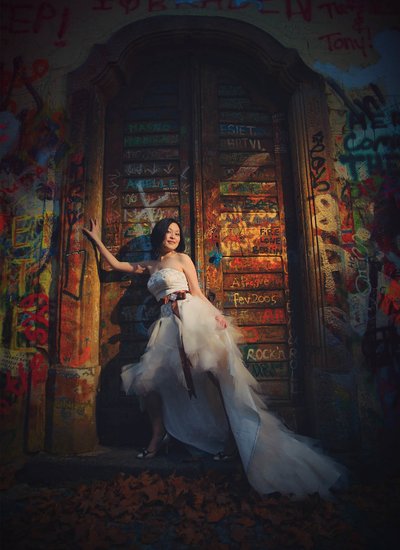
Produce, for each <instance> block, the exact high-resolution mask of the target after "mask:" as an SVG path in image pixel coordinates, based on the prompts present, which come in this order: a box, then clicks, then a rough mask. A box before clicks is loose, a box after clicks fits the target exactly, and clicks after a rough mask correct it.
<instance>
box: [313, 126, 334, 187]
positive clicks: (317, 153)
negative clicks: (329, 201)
mask: <svg viewBox="0 0 400 550" xmlns="http://www.w3.org/2000/svg"><path fill="white" fill-rule="evenodd" d="M312 143H313V146H312V148H311V149H310V153H309V159H310V174H311V186H312V188H313V189H315V190H316V191H321V192H325V191H328V190H329V188H330V183H329V177H328V174H327V170H326V158H325V156H324V155H323V154H322V153H324V151H325V145H324V134H323V133H322V132H321V131H319V132H317V133H316V134H314V135H313V136H312Z"/></svg>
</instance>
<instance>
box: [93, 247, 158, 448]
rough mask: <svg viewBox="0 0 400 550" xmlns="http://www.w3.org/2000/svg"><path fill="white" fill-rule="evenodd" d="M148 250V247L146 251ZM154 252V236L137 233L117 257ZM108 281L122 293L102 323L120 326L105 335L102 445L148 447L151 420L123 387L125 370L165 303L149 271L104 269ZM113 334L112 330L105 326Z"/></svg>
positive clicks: (99, 414)
mask: <svg viewBox="0 0 400 550" xmlns="http://www.w3.org/2000/svg"><path fill="white" fill-rule="evenodd" d="M143 249H144V250H143ZM149 257H150V243H149V239H148V238H147V241H146V239H144V237H137V238H134V239H132V240H131V241H129V242H128V243H127V244H126V245H124V246H123V247H122V248H121V249H120V251H119V253H118V254H117V258H118V259H119V260H121V261H130V262H134V261H141V260H143V259H145V258H149ZM99 277H100V281H101V283H102V285H105V284H112V285H116V286H117V287H118V294H120V292H121V288H124V291H123V294H122V296H121V297H120V298H119V299H118V301H117V302H116V303H115V305H114V307H112V309H110V316H109V318H108V319H107V318H106V317H104V318H103V319H102V323H103V324H105V323H111V324H112V325H117V326H118V327H119V332H117V333H116V332H115V331H113V332H114V334H113V335H112V336H111V337H108V338H107V337H106V338H103V339H102V343H101V346H102V350H101V357H106V358H107V359H106V361H105V363H104V364H102V365H101V367H102V368H101V374H100V380H99V390H98V393H97V397H96V422H97V434H98V437H99V442H100V444H101V445H106V446H133V447H142V446H144V445H145V444H146V443H147V442H148V440H149V438H150V423H149V419H148V416H147V414H146V413H145V412H144V411H143V410H141V406H140V400H139V399H138V398H137V397H136V396H134V395H126V394H125V392H124V391H123V389H122V386H121V377H120V375H121V369H122V367H123V366H124V365H127V364H131V363H136V362H138V361H139V359H140V356H141V355H142V354H143V352H144V350H145V347H146V343H147V340H148V330H149V328H150V326H151V325H152V324H153V322H154V321H155V320H156V319H157V318H158V316H159V311H160V308H159V305H158V303H157V302H156V300H155V299H154V297H153V296H152V295H151V294H150V293H149V291H148V290H147V286H146V284H147V281H148V274H147V275H127V274H125V273H121V272H117V271H106V270H102V269H100V268H99ZM105 333H107V331H105ZM115 344H119V346H118V347H119V349H118V353H117V354H116V355H114V356H113V357H111V358H108V355H109V353H107V347H108V346H109V345H110V346H112V347H114V346H115Z"/></svg>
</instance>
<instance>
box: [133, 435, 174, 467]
mask: <svg viewBox="0 0 400 550" xmlns="http://www.w3.org/2000/svg"><path fill="white" fill-rule="evenodd" d="M170 440H171V438H170V435H169V433H167V432H166V433H165V434H164V437H163V438H162V439H161V441H160V443H159V444H158V445H157V448H156V449H155V450H154V451H149V450H148V449H147V448H144V449H142V450H141V451H140V453H138V454H137V455H136V458H140V459H141V460H142V459H149V458H154V457H156V456H157V455H158V454H159V453H160V452H161V451H164V452H165V454H168V447H169V443H170Z"/></svg>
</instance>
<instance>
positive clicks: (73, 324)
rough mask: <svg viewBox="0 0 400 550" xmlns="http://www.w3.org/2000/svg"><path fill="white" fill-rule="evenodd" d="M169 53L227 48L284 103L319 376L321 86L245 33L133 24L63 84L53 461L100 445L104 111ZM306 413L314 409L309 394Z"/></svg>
mask: <svg viewBox="0 0 400 550" xmlns="http://www.w3.org/2000/svg"><path fill="white" fill-rule="evenodd" d="M132 36H133V37H134V39H132ZM170 44H173V45H174V47H175V48H185V47H188V45H196V44H198V45H201V44H207V47H208V48H211V49H212V48H213V47H214V48H216V49H218V48H219V47H221V46H222V45H223V46H224V47H229V48H231V49H232V50H233V51H237V52H238V54H239V55H242V56H245V57H246V59H247V61H248V62H249V63H251V64H254V67H255V68H256V69H257V70H260V69H261V70H262V72H263V73H264V74H265V76H266V77H267V76H268V77H269V78H273V79H274V81H275V82H276V86H277V90H279V94H280V95H281V97H282V98H283V99H284V101H285V102H286V105H287V110H288V118H289V121H288V122H289V128H288V130H289V131H288V135H286V134H285V133H284V132H282V135H281V136H280V139H279V147H278V148H279V152H280V153H283V154H287V151H288V149H289V148H290V149H291V153H292V164H293V167H294V170H293V172H294V173H293V174H292V179H293V181H294V196H295V200H296V211H297V213H298V219H297V224H298V225H299V228H300V235H301V240H300V247H299V253H298V257H297V258H296V262H297V265H298V269H299V272H300V273H301V281H302V284H303V286H304V294H305V295H306V296H307V300H306V301H305V302H304V314H303V317H304V319H305V321H306V323H305V327H306V328H305V334H304V341H305V342H306V346H305V353H304V356H303V369H304V372H305V374H306V379H305V381H306V384H307V385H309V384H310V383H311V382H310V381H311V373H312V370H313V368H314V366H315V365H318V367H319V368H320V369H323V368H324V364H325V347H324V338H323V324H322V321H321V318H320V316H321V312H322V311H323V298H322V295H321V288H322V287H321V274H320V270H319V256H318V250H317V248H316V247H317V242H316V241H315V239H314V235H315V227H314V223H315V221H314V216H313V211H312V208H310V198H311V197H313V192H314V189H315V188H316V187H317V186H318V185H320V182H319V181H317V180H316V178H315V176H313V172H312V170H310V166H309V151H310V150H311V149H312V146H313V142H314V143H315V139H316V138H315V136H318V133H319V132H322V133H323V134H324V135H327V133H328V125H327V108H326V103H325V98H324V95H323V84H322V82H321V80H320V78H319V77H318V76H317V75H315V74H314V73H313V72H312V71H310V70H309V69H308V68H307V67H306V66H305V65H304V63H303V62H302V61H301V60H300V58H299V57H298V55H297V54H296V52H295V51H293V50H287V49H286V48H284V47H282V46H281V45H280V44H279V43H278V42H277V41H276V40H274V39H273V38H271V37H270V36H269V35H267V34H266V33H264V32H263V31H261V30H259V29H257V28H255V27H253V26H251V25H249V24H246V23H240V22H237V21H234V20H229V19H224V18H208V17H184V16H182V17H181V16H179V17H168V16H166V17H160V18H151V19H148V20H145V21H141V22H137V23H133V24H132V25H129V26H128V27H126V28H124V29H122V30H121V31H119V32H117V33H116V34H115V35H113V37H112V38H111V39H110V41H109V42H108V43H107V44H105V45H97V46H95V47H94V48H93V51H92V53H91V55H90V56H89V58H88V60H87V62H86V63H85V64H84V65H83V66H82V67H80V68H79V69H78V70H76V71H74V72H73V73H72V74H71V75H70V77H69V82H68V95H69V98H70V100H69V113H70V142H71V143H73V144H74V153H73V155H72V156H71V158H70V161H69V167H68V172H67V178H66V180H65V182H64V187H63V211H62V212H63V214H62V232H61V233H62V237H61V239H62V242H61V246H60V251H61V256H60V265H61V267H62V277H61V279H60V283H59V293H58V324H57V331H56V334H57V336H56V343H55V344H56V349H57V356H58V360H57V364H54V365H52V367H51V376H50V383H49V400H48V403H49V408H48V412H49V414H48V419H49V421H48V432H47V441H48V445H47V446H48V448H50V449H51V450H52V451H53V452H80V451H84V450H88V449H91V448H93V446H94V445H95V442H96V437H97V436H96V412H95V402H96V391H97V383H98V376H99V371H100V367H99V322H100V283H99V279H98V276H97V264H96V262H95V260H94V255H93V253H92V251H91V249H90V245H89V243H87V241H85V240H84V237H83V235H82V233H81V228H82V225H83V224H84V223H85V222H87V220H88V219H89V218H90V217H95V218H98V219H100V218H101V211H102V203H103V162H104V135H105V111H106V107H107V104H108V102H109V101H110V99H111V98H112V97H114V96H115V95H116V93H117V92H118V90H120V89H121V87H122V86H124V85H125V84H126V83H129V82H130V79H131V75H132V74H134V72H135V71H134V69H135V67H137V66H138V65H139V63H142V62H143V58H145V57H146V56H147V55H148V52H149V51H150V50H151V51H154V50H155V49H157V48H159V49H160V51H162V50H163V48H165V47H166V45H170ZM288 136H290V143H289V138H288ZM326 157H327V159H328V158H329V154H326ZM327 162H328V161H327ZM295 390H296V389H295V388H294V391H295ZM307 404H308V407H309V408H310V407H311V408H312V394H310V396H309V397H308V403H307Z"/></svg>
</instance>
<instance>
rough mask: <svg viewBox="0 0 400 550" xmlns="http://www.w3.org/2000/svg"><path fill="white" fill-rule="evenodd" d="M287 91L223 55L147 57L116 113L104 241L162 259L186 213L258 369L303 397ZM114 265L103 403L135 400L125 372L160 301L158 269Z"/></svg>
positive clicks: (204, 273) (282, 391)
mask: <svg viewBox="0 0 400 550" xmlns="http://www.w3.org/2000/svg"><path fill="white" fill-rule="evenodd" d="M273 87H274V83H273V82H265V81H263V79H262V76H260V75H257V74H255V73H253V72H252V70H251V67H246V66H245V65H244V64H243V63H239V62H238V60H237V59H233V58H231V57H230V56H229V54H223V53H222V52H221V53H220V54H215V52H214V53H213V55H212V56H211V55H208V54H207V53H205V52H196V51H191V52H186V53H183V54H182V53H179V54H178V53H176V54H174V55H168V54H167V53H162V54H159V55H158V56H157V55H151V56H150V55H149V58H148V59H147V60H142V62H141V63H140V64H138V66H137V67H135V68H134V69H133V72H132V79H131V81H130V82H129V83H126V85H125V86H124V87H123V89H122V91H120V92H119V94H118V96H117V97H115V98H114V99H113V100H112V102H111V103H110V104H109V106H108V110H107V122H106V143H105V145H106V146H105V151H106V156H105V166H104V174H105V177H104V207H103V239H104V241H105V243H106V245H107V247H108V248H109V249H110V250H111V251H112V252H113V253H114V254H116V255H117V256H118V257H119V258H120V259H121V260H125V261H138V260H141V259H144V258H148V257H150V255H151V247H150V239H149V235H150V232H151V229H152V227H153V225H154V223H155V222H156V221H157V220H159V219H161V218H163V217H173V218H177V219H179V220H180V221H181V224H182V226H183V229H184V235H185V240H186V251H187V252H188V253H189V254H190V255H191V257H192V258H193V260H194V262H195V265H196V268H197V272H198V277H199V280H200V284H201V286H202V288H203V291H204V293H205V295H206V296H207V297H208V298H209V299H210V300H211V301H212V302H213V303H214V304H215V305H216V306H217V307H219V308H221V309H223V310H224V312H225V313H226V314H227V315H230V316H231V317H232V318H233V319H234V321H235V322H236V323H237V325H239V327H240V328H241V331H242V333H243V343H242V344H241V345H240V347H241V351H242V354H243V359H244V362H245V364H246V366H247V368H248V369H249V370H250V372H251V373H252V374H253V375H254V376H255V377H256V378H257V379H258V380H259V381H260V382H261V385H262V387H263V389H264V391H265V393H266V394H268V395H269V397H270V400H271V401H276V402H277V403H278V402H280V403H283V402H285V403H290V401H291V400H292V398H293V392H294V390H295V385H296V384H295V382H296V362H295V359H296V355H297V351H298V350H296V349H295V347H294V344H293V342H294V339H293V328H294V324H293V319H292V317H291V313H290V312H291V309H292V308H291V303H292V300H293V292H294V290H293V288H291V287H292V284H291V281H292V279H291V278H290V270H289V266H288V247H289V248H290V246H295V245H294V244H291V242H293V243H294V242H295V234H294V233H295V230H294V228H293V227H291V226H290V225H289V224H288V220H289V219H293V218H294V216H293V212H291V205H290V169H289V158H288V150H287V139H286V135H287V133H286V125H285V116H284V111H283V109H282V108H279V107H278V105H279V98H274V94H273ZM288 237H289V238H288ZM288 242H289V245H288ZM102 268H103V269H102V273H101V276H102V298H101V312H102V313H101V314H102V322H101V327H100V338H101V364H102V367H103V375H102V382H101V389H100V395H102V396H103V399H100V409H101V407H103V408H104V407H105V409H106V408H107V407H114V408H116V410H118V408H119V407H121V406H122V405H121V403H124V402H126V403H129V399H128V400H127V398H125V397H124V396H123V394H122V393H121V391H120V386H119V369H120V367H121V365H124V364H126V363H132V362H135V361H136V360H137V359H138V358H139V357H140V355H141V354H142V353H143V351H144V348H145V345H146V341H147V331H148V328H149V326H150V325H151V323H152V322H153V321H154V319H155V318H156V317H157V315H158V305H157V304H156V303H155V301H154V299H153V298H152V297H151V296H150V294H149V293H148V292H147V290H146V282H147V280H146V277H144V276H134V277H130V276H129V277H128V276H126V275H121V274H118V273H114V272H111V271H109V270H107V266H106V265H103V266H102ZM292 276H293V274H292ZM108 413H110V411H108ZM105 414H106V413H105Z"/></svg>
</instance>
